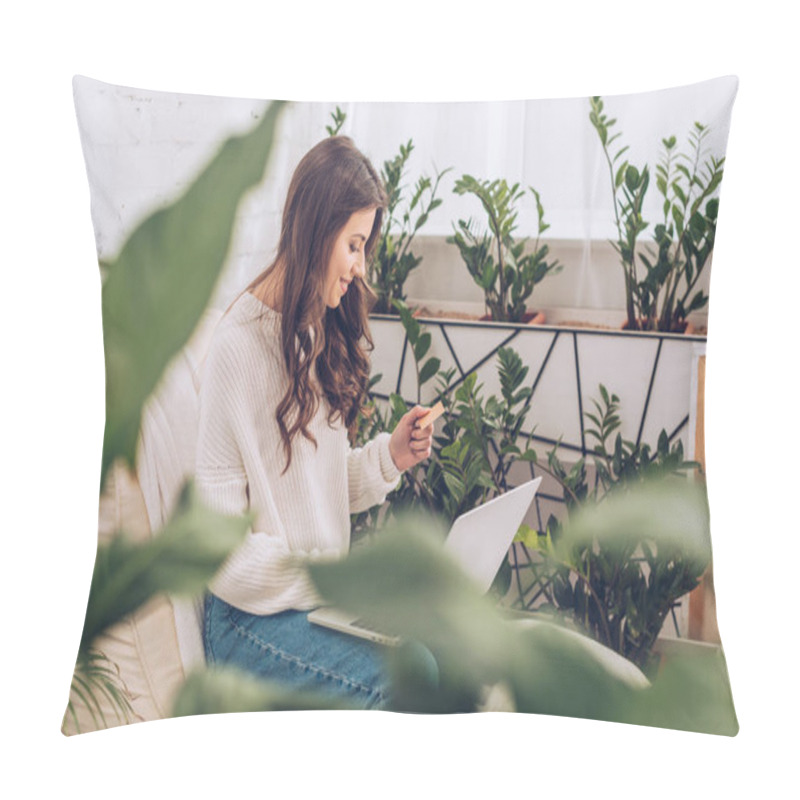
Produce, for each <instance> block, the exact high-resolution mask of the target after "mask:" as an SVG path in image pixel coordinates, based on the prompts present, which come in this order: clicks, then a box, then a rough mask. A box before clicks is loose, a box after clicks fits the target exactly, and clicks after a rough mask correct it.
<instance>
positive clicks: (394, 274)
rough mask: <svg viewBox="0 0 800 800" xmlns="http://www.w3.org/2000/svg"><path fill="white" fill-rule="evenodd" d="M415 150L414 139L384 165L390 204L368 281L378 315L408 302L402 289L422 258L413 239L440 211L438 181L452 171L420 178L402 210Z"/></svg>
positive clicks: (369, 268)
mask: <svg viewBox="0 0 800 800" xmlns="http://www.w3.org/2000/svg"><path fill="white" fill-rule="evenodd" d="M413 149H414V144H413V142H412V140H411V139H409V140H408V142H407V144H405V145H403V144H401V145H400V152H399V153H398V154H397V155H396V156H395V157H394V158H393V159H390V160H388V161H385V162H384V163H383V167H382V169H381V179H382V181H383V184H384V187H385V188H386V194H387V195H388V198H389V202H388V206H387V210H386V216H385V218H384V221H383V226H382V228H381V237H380V240H379V242H378V247H377V250H376V253H375V258H374V259H373V260H372V262H371V263H370V264H369V265H368V269H367V279H368V281H369V283H370V285H371V286H372V288H373V289H374V290H375V294H376V295H377V300H376V302H375V306H374V308H373V311H374V312H375V313H377V314H393V313H395V307H394V302H395V301H396V300H400V301H405V299H406V297H405V294H404V293H403V287H404V285H405V282H406V279H407V278H408V275H409V273H410V272H411V271H412V270H414V269H416V268H417V267H418V266H419V265H420V263H421V261H422V258H421V256H416V255H414V253H413V252H412V251H411V243H412V242H413V240H414V237H415V236H416V234H417V233H418V232H419V230H420V229H421V228H422V226H423V225H425V223H426V222H427V221H428V217H429V216H430V214H431V212H432V211H434V210H435V209H436V208H438V207H439V206H440V205H441V204H442V201H441V200H440V199H438V198H437V197H436V191H437V190H438V188H439V182H440V181H441V179H442V177H443V176H444V175H445V174H446V173H447V172H449V171H450V170H449V168H448V169H445V170H443V171H441V172H439V171H436V174H435V178H433V179H431V178H430V177H429V176H427V175H423V176H422V177H420V178H418V179H417V182H416V184H415V185H414V189H413V192H412V193H411V198H410V199H409V201H408V202H407V203H406V204H405V206H404V207H403V209H402V212H401V211H400V205H401V200H402V198H403V190H404V188H405V187H404V186H402V180H403V178H404V175H405V168H406V162H407V161H408V159H409V156H410V155H411V152H412V151H413Z"/></svg>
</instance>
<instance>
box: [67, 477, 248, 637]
mask: <svg viewBox="0 0 800 800" xmlns="http://www.w3.org/2000/svg"><path fill="white" fill-rule="evenodd" d="M249 524H250V519H249V518H248V517H227V516H223V515H221V514H217V513H216V512H213V511H211V510H209V509H207V508H205V507H204V506H202V505H201V504H200V502H199V500H198V499H197V494H196V490H195V489H194V487H193V486H192V484H191V483H187V484H186V485H185V486H184V488H183V490H182V492H181V495H180V497H179V499H178V502H177V504H176V508H175V512H174V514H173V516H172V518H171V519H170V521H169V522H168V523H167V525H166V526H165V527H164V529H163V530H162V531H161V532H160V533H159V534H158V535H157V536H156V537H155V538H154V539H151V540H149V541H147V542H141V543H133V542H131V541H130V540H129V539H128V538H127V537H126V536H124V535H121V534H117V535H116V536H115V537H114V538H113V539H112V540H111V541H110V542H109V543H108V544H103V545H101V546H100V547H99V548H98V550H97V559H96V561H95V566H94V573H93V574H92V584H91V588H90V590H89V601H88V605H87V611H86V621H85V623H84V627H83V637H82V639H81V645H80V651H81V652H86V651H87V650H88V649H89V648H90V647H91V644H92V642H93V641H94V639H95V637H96V636H97V635H99V634H100V633H102V632H103V631H104V630H105V629H106V628H108V627H110V626H112V625H114V624H115V623H117V622H119V621H120V620H122V619H123V618H124V617H126V616H127V615H128V614H130V613H132V612H133V611H135V610H136V609H138V608H139V607H140V606H141V605H143V604H144V603H146V602H147V601H148V600H149V599H150V598H151V597H153V596H154V595H156V594H159V593H162V592H167V593H170V594H181V595H192V594H196V593H199V592H202V591H203V589H204V588H205V586H206V584H207V583H208V581H209V580H211V578H212V577H213V576H214V573H215V572H216V571H217V570H218V569H219V567H220V566H221V564H222V562H223V561H224V560H225V559H226V558H227V557H228V555H229V554H230V552H231V551H232V550H233V549H234V547H236V546H237V545H238V544H240V543H241V542H242V540H243V539H244V536H245V534H246V531H247V528H248V526H249Z"/></svg>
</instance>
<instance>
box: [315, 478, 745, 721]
mask: <svg viewBox="0 0 800 800" xmlns="http://www.w3.org/2000/svg"><path fill="white" fill-rule="evenodd" d="M687 487H688V484H681V485H679V488H678V493H677V494H673V493H671V491H670V490H669V489H666V490H664V489H661V488H659V489H653V490H652V491H651V490H650V489H649V488H648V487H646V488H644V489H642V490H639V491H635V492H631V493H630V494H629V495H628V496H627V497H626V498H625V500H627V501H628V502H630V504H631V505H630V510H629V512H624V511H623V510H622V509H621V508H620V507H618V502H617V500H616V498H614V502H613V503H610V505H609V506H608V507H607V508H605V509H602V510H600V509H594V511H592V512H587V517H586V518H585V519H581V520H579V521H578V522H577V523H576V527H575V528H574V529H573V531H572V534H573V535H574V536H575V537H576V538H577V539H579V538H581V537H583V536H588V535H589V533H590V532H591V531H596V532H597V533H598V535H600V534H601V533H602V532H604V531H608V532H610V534H611V533H613V534H614V535H620V536H623V535H626V532H627V527H626V526H627V523H634V525H635V528H636V530H637V531H638V533H639V534H642V533H645V532H652V533H653V537H652V538H653V540H654V541H655V543H656V545H657V546H658V545H659V542H661V546H664V547H666V546H669V547H672V546H675V545H676V543H677V542H678V540H681V541H683V540H684V539H685V538H686V537H685V536H683V534H680V530H678V529H677V528H676V525H677V526H678V528H680V526H683V525H688V533H689V537H688V538H689V539H690V540H691V537H692V536H693V535H695V534H696V535H697V537H698V539H699V542H698V543H697V553H698V555H699V556H702V554H703V553H704V552H705V549H704V547H703V545H702V541H703V537H702V535H701V534H702V530H703V525H704V523H703V520H704V519H705V517H704V513H703V508H704V505H703V504H702V503H700V504H699V505H698V501H699V499H700V496H699V495H695V494H693V493H692V491H691V490H689V491H688V492H684V493H683V494H681V491H680V490H681V489H682V490H686V489H687ZM657 497H658V498H660V499H659V500H658V501H656V498H657ZM665 497H666V498H668V499H667V500H666V501H665V499H664V498H665ZM681 498H682V499H681ZM610 501H611V498H609V502H610ZM622 502H623V501H622V499H620V501H619V503H622ZM656 502H657V503H658V504H657V505H656V506H654V505H653V503H656ZM641 503H645V504H647V505H649V508H650V510H651V512H652V511H654V510H655V509H658V511H659V512H662V513H666V511H667V510H668V511H669V513H670V515H671V516H670V519H671V520H672V521H671V522H666V521H665V522H660V523H657V524H654V525H649V526H648V527H647V528H645V529H644V530H643V529H642V528H640V527H639V524H640V523H641V522H642V519H641V517H640V513H639V512H640V510H641V508H642V505H641ZM625 513H628V514H629V519H628V520H627V522H625V520H624V515H625ZM595 514H599V516H598V523H597V526H596V527H595V526H593V525H592V524H591V521H592V516H593V515H595ZM606 514H607V515H608V516H604V515H606ZM698 515H699V516H698ZM621 520H622V522H623V523H624V525H623V528H621V529H620V527H619V525H618V524H617V523H620V521H621ZM693 521H694V522H696V523H697V524H696V525H695V524H694V522H693ZM612 523H615V524H612ZM426 527H428V528H429V527H430V525H429V524H428V525H426V523H425V520H424V519H420V518H414V519H408V518H407V519H399V520H397V522H396V523H395V524H394V526H393V527H390V528H388V529H386V530H384V531H383V532H382V533H381V534H380V535H379V536H378V537H377V538H376V540H375V541H373V542H371V543H369V544H366V545H364V546H362V547H359V548H356V549H355V550H354V551H353V552H352V553H351V555H350V556H349V557H348V558H347V559H345V560H343V561H340V562H331V563H316V564H309V565H308V570H309V572H310V575H311V578H312V580H313V581H314V583H315V585H316V586H317V589H318V591H319V592H320V594H321V595H322V597H323V598H324V599H325V600H326V601H328V602H330V603H332V604H334V605H336V606H339V607H341V608H343V609H345V610H347V611H351V612H353V613H356V614H359V615H361V616H363V617H364V618H365V619H367V620H369V621H372V622H373V623H375V624H376V625H380V626H381V627H384V628H386V629H389V630H391V631H392V632H394V633H397V634H399V635H400V636H401V637H403V639H404V640H405V645H404V647H405V648H406V649H405V650H403V649H399V648H398V649H390V651H389V653H388V656H389V660H390V665H389V666H390V674H391V676H392V686H391V691H392V696H393V705H392V707H393V708H395V709H398V710H404V711H416V712H447V711H469V710H475V709H477V708H479V707H480V706H481V705H482V702H483V701H482V698H483V697H485V692H486V690H487V689H490V688H491V687H493V686H497V687H502V686H504V687H506V688H507V690H508V694H509V695H510V697H511V699H512V704H513V708H514V709H515V710H517V711H525V712H532V713H544V714H556V715H562V716H577V717H589V718H595V719H603V720H613V721H618V722H628V723H639V724H648V725H660V726H664V727H675V728H682V729H686V730H695V731H703V732H708V733H722V734H729V735H730V734H735V732H736V730H737V727H738V726H737V724H736V718H735V714H734V711H733V704H732V699H731V696H730V688H729V683H728V678H727V673H726V672H725V670H724V659H721V653H719V654H718V655H717V657H711V658H706V659H705V660H702V659H697V658H691V657H689V658H686V657H678V656H673V657H672V658H671V659H670V662H669V663H667V664H666V666H665V667H664V669H663V672H662V674H660V675H659V676H658V677H657V678H656V679H655V680H654V682H653V683H652V684H651V683H649V682H648V680H647V679H646V678H645V676H644V675H643V673H642V672H641V671H640V670H639V669H638V668H637V667H636V666H635V665H634V664H632V663H631V662H630V661H628V660H627V659H625V658H623V657H622V656H620V655H619V654H618V653H615V652H614V651H613V650H611V649H609V648H608V647H605V646H603V645H601V644H599V643H598V642H596V641H594V640H593V639H591V638H589V637H587V636H584V635H582V634H580V633H578V632H576V631H574V630H570V629H567V628H565V627H562V626H560V625H556V624H553V623H552V622H549V621H545V620H543V619H540V618H537V617H536V616H535V615H522V616H521V617H519V618H516V619H514V618H510V617H509V615H508V613H507V612H504V611H502V610H500V609H498V608H497V607H495V606H494V605H493V604H492V603H491V602H490V601H489V600H488V598H487V597H486V596H484V595H481V593H480V590H479V589H478V588H477V587H476V586H475V585H474V584H473V583H472V581H471V579H470V578H469V577H468V576H467V575H466V574H464V573H463V572H462V570H461V569H460V567H459V566H458V565H457V564H456V563H455V561H453V560H452V558H451V557H450V556H449V555H448V554H447V553H446V552H445V550H444V548H443V547H442V544H441V540H440V537H438V536H436V535H434V534H433V533H431V532H430V530H428V531H426V530H425V529H426ZM686 530H687V529H683V531H684V533H685V532H686ZM487 534H490V532H489V531H487ZM610 534H609V535H610ZM662 537H663V538H662ZM691 547H692V546H691V544H690V545H689V549H690V550H691ZM479 701H480V702H479Z"/></svg>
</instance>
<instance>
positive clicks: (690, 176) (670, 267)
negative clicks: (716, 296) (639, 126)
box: [589, 97, 725, 332]
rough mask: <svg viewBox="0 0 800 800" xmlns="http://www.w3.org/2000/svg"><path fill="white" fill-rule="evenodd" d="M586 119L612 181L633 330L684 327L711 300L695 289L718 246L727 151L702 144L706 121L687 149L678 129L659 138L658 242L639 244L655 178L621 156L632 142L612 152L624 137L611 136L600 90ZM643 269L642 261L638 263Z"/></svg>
mask: <svg viewBox="0 0 800 800" xmlns="http://www.w3.org/2000/svg"><path fill="white" fill-rule="evenodd" d="M590 104H591V110H590V113H589V120H590V121H591V123H592V125H593V126H594V128H595V130H596V131H597V134H598V136H599V137H600V143H601V145H602V148H603V153H604V155H605V158H606V162H607V164H608V169H609V177H610V181H611V190H612V196H613V203H614V218H615V223H616V228H617V240H616V241H615V242H612V245H613V246H614V248H615V250H616V251H617V253H618V254H619V256H620V263H621V265H622V268H623V272H624V275H625V305H626V314H627V319H626V322H625V326H624V327H626V328H627V329H629V330H658V331H666V332H685V331H687V325H688V320H687V317H688V315H689V314H690V313H691V312H692V311H696V310H699V309H702V308H704V307H705V306H706V305H707V304H708V295H706V294H704V293H703V291H702V290H701V289H696V286H697V282H698V279H699V277H700V275H701V273H702V272H703V269H704V268H705V266H706V265H707V264H708V263H709V260H710V257H711V254H712V251H713V249H714V238H715V234H716V227H717V212H718V208H719V200H718V199H717V197H716V193H717V190H718V188H719V185H720V183H721V182H722V175H723V165H724V162H725V158H724V157H723V158H719V159H717V158H715V157H714V156H713V155H712V156H707V155H706V152H705V149H704V143H705V139H706V138H707V136H708V133H709V128H708V127H707V126H704V125H701V124H700V123H699V122H695V123H694V126H693V128H692V129H691V130H690V131H689V135H688V140H689V144H688V150H686V151H677V150H676V144H677V140H676V138H675V137H674V136H670V137H668V138H665V139H662V141H661V145H662V148H663V150H662V155H661V160H660V162H659V164H658V166H657V167H656V187H657V189H658V191H659V193H660V194H661V196H662V197H663V204H662V208H663V214H664V216H663V220H662V222H660V223H659V224H658V225H656V227H655V229H654V243H655V249H654V248H652V247H648V248H646V253H647V254H646V255H645V254H643V253H641V252H639V251H637V240H638V239H639V236H640V235H641V234H642V233H643V232H644V231H645V230H646V228H647V227H648V225H649V223H648V222H646V221H645V220H644V219H643V217H642V207H643V202H644V198H645V195H646V193H647V189H648V187H649V184H650V170H649V167H648V166H647V165H644V166H643V167H642V168H641V169H639V168H637V167H636V166H634V165H633V164H631V163H629V161H628V160H627V159H623V158H622V157H623V155H624V154H625V152H626V151H627V149H628V147H627V146H625V147H621V148H619V149H618V150H616V152H614V153H613V154H612V153H611V150H610V148H611V145H612V143H613V142H615V141H616V140H617V139H618V138H619V137H620V136H621V133H620V132H617V133H615V134H613V135H610V131H611V128H612V127H613V126H614V125H615V124H616V120H615V119H611V120H609V119H608V117H607V116H606V115H605V114H604V113H603V108H604V105H603V101H602V99H601V98H600V97H592V98H591V99H590ZM638 262H641V265H642V266H643V267H644V271H643V272H642V270H641V269H640V267H639V263H638Z"/></svg>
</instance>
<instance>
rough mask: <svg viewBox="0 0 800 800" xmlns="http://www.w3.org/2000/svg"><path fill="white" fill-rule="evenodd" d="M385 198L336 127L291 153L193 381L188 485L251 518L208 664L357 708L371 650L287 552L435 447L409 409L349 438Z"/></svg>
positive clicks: (336, 541)
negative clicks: (265, 248) (321, 618)
mask: <svg viewBox="0 0 800 800" xmlns="http://www.w3.org/2000/svg"><path fill="white" fill-rule="evenodd" d="M385 206H386V195H385V192H384V189H383V187H382V186H381V182H380V180H379V178H378V175H377V174H376V172H375V169H374V168H373V167H372V165H371V164H370V163H369V161H368V160H367V159H366V158H365V157H364V156H363V155H362V154H361V153H360V152H359V151H358V150H357V149H356V148H355V146H354V145H353V143H352V141H351V140H350V139H348V138H346V137H331V138H328V139H325V140H324V141H322V142H320V143H319V144H318V145H316V146H315V147H314V148H312V149H311V150H310V151H309V152H308V153H307V154H306V155H305V156H304V158H303V159H302V160H301V162H300V164H299V165H298V166H297V169H296V170H295V173H294V175H293V176H292V180H291V183H290V186H289V191H288V195H287V199H286V205H285V208H284V212H283V222H282V226H281V234H280V241H279V245H278V251H277V255H276V257H275V260H274V262H273V263H272V264H271V265H270V267H269V268H268V269H267V270H266V271H265V272H263V273H262V274H261V275H259V277H258V278H256V279H255V280H254V281H253V283H252V284H250V286H249V287H248V288H247V290H246V291H245V292H243V293H242V294H241V295H240V296H239V297H238V298H237V299H236V301H234V303H233V304H232V306H231V307H230V308H229V309H228V311H227V312H226V314H225V315H224V317H223V318H222V320H221V321H220V323H219V326H218V329H217V331H216V332H215V334H214V338H213V341H212V344H211V347H210V349H209V353H208V356H207V359H206V365H205V367H204V374H203V381H202V387H201V392H200V428H199V436H198V450H197V484H198V487H199V489H200V492H201V494H202V495H203V497H204V499H205V500H206V502H207V503H208V504H209V505H210V506H211V507H212V508H214V509H215V510H217V511H220V512H223V513H226V514H241V513H243V512H245V511H248V510H249V511H250V512H251V513H252V514H254V516H255V521H254V523H253V527H252V531H251V532H250V533H249V534H248V536H247V537H246V540H245V542H244V544H242V545H241V546H240V547H239V548H238V549H237V550H236V551H235V552H234V553H233V554H232V555H231V556H230V557H229V558H228V560H227V561H226V562H225V564H223V566H222V568H221V569H220V571H219V572H218V574H217V575H216V576H215V578H214V580H213V582H212V584H211V585H210V593H209V594H208V595H207V598H206V607H205V624H204V631H203V638H204V645H205V649H206V657H207V659H208V661H209V663H231V664H235V665H237V666H239V667H243V668H245V669H247V670H249V671H252V672H255V673H257V674H259V675H262V676H264V677H266V678H269V679H270V680H273V681H278V682H282V683H284V684H286V685H288V686H292V687H294V688H299V689H308V690H323V691H326V692H328V693H334V694H336V695H337V696H342V697H345V698H347V699H348V700H351V701H353V702H355V703H357V704H359V705H362V706H364V707H380V706H382V705H383V704H384V703H385V702H386V698H387V695H386V689H385V687H384V681H383V675H382V669H381V666H382V665H381V658H380V652H379V647H378V646H377V645H373V644H371V643H369V642H366V641H361V640H357V639H354V638H351V637H347V636H343V635H342V634H339V633H336V632H333V631H328V630H326V629H323V628H318V627H315V626H313V625H311V624H310V623H309V622H308V620H307V619H306V617H307V612H308V611H309V610H310V609H311V608H313V607H315V606H316V605H318V604H319V599H318V597H317V596H316V593H315V591H314V589H313V586H312V585H311V583H310V581H309V580H308V577H307V575H306V573H305V571H304V570H303V569H302V568H301V567H298V566H297V565H296V563H293V562H292V559H293V557H294V558H296V557H297V556H300V557H306V558H309V559H319V558H321V559H327V558H331V557H333V558H340V557H342V556H344V555H346V553H347V552H348V550H349V546H350V517H349V515H350V513H355V512H358V511H362V510H365V509H367V508H370V507H371V506H374V505H376V504H378V503H381V502H382V501H383V500H384V498H385V497H386V495H387V494H388V492H389V491H391V490H392V489H393V488H394V487H395V486H396V485H397V482H398V480H399V477H400V474H401V472H403V471H404V470H406V469H408V468H409V467H412V466H414V465H415V464H417V463H419V462H420V461H422V460H423V459H425V458H427V457H428V456H429V455H430V447H431V436H432V427H431V426H428V427H427V428H425V429H424V430H422V429H420V428H419V427H418V426H416V424H415V423H416V420H417V419H418V418H419V417H420V416H422V415H424V414H425V413H426V409H424V408H421V407H416V408H414V409H412V410H411V411H409V412H408V413H407V414H406V415H405V416H404V417H403V418H402V419H401V420H400V422H399V423H398V425H397V427H396V428H395V430H394V432H393V433H392V434H391V435H390V434H388V433H383V434H380V435H379V436H378V437H376V438H375V439H374V440H373V441H371V442H369V443H368V444H367V445H366V446H364V447H363V448H360V449H351V448H350V446H349V443H348V432H349V433H353V432H354V430H355V427H356V422H357V417H358V414H359V412H360V410H361V404H362V402H363V400H364V397H365V392H366V387H367V381H368V377H369V361H368V358H367V356H366V353H365V352H364V344H363V343H364V341H366V342H367V343H368V346H370V347H371V344H372V342H371V340H370V339H369V330H368V326H367V310H368V308H367V304H368V299H369V296H370V290H369V288H368V287H367V286H366V285H365V283H364V275H365V267H366V263H367V262H368V260H369V258H370V257H371V255H372V253H373V251H374V248H375V246H376V243H377V239H378V236H379V235H380V229H381V221H382V219H383V213H384V208H385Z"/></svg>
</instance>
